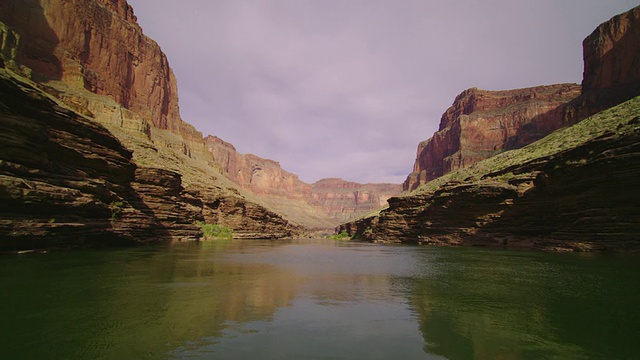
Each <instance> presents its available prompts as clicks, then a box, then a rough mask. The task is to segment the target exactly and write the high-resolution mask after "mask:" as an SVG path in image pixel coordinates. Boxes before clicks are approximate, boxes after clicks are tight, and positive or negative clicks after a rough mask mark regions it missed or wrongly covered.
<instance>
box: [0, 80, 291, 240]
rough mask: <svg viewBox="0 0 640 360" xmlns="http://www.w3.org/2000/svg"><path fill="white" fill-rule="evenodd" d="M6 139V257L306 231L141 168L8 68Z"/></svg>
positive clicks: (1, 229) (1, 86)
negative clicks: (227, 234)
mask: <svg viewBox="0 0 640 360" xmlns="http://www.w3.org/2000/svg"><path fill="white" fill-rule="evenodd" d="M0 134H1V135H0V137H1V140H2V141H0V238H1V239H2V241H0V252H12V251H22V250H34V249H50V248H69V247H84V246H92V247H95V246H107V245H113V244H125V243H129V244H134V243H142V242H159V241H170V240H197V239H199V238H200V237H201V235H202V233H201V231H200V228H199V226H198V222H201V221H215V223H218V224H223V225H226V226H229V227H232V228H233V229H234V230H236V231H237V234H238V237H252V238H256V237H262V238H264V237H273V238H275V237H284V236H300V235H302V232H303V230H302V229H301V228H300V227H296V226H293V225H291V224H290V223H289V222H288V221H286V220H284V219H283V218H282V217H281V216H279V215H277V214H274V213H272V212H270V211H268V210H267V209H265V208H264V207H261V206H259V205H256V204H252V203H250V202H247V201H245V200H244V199H242V198H241V197H239V196H237V195H236V194H234V193H233V192H228V191H226V192H225V191H223V189H221V188H215V187H209V188H206V189H201V188H197V187H194V186H190V187H189V188H185V186H184V184H183V181H182V177H183V176H182V174H180V173H178V172H176V171H172V170H167V169H162V168H151V167H140V166H139V165H137V164H135V163H134V161H133V159H132V153H131V151H130V150H128V149H126V148H125V147H124V146H123V145H122V144H121V142H120V141H119V140H118V139H117V138H115V137H114V136H113V135H112V134H111V133H110V132H109V131H108V130H107V129H106V128H105V127H103V126H102V125H100V124H98V123H96V122H94V121H91V120H89V119H87V118H85V117H83V116H82V115H80V114H78V113H76V112H74V111H72V110H69V109H67V108H64V107H63V106H61V105H60V104H59V103H57V102H56V99H54V98H52V97H51V96H49V95H47V94H46V93H44V92H42V91H41V90H39V89H38V88H36V87H35V84H32V83H29V81H28V80H27V79H19V78H16V77H13V76H11V75H9V74H8V73H7V72H6V71H5V70H3V69H0ZM155 151H157V150H155ZM221 203H224V204H232V205H230V206H221V205H220V204H221ZM212 204H217V205H215V206H214V205H212ZM212 214H215V215H212Z"/></svg>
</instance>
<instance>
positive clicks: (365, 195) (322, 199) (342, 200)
mask: <svg viewBox="0 0 640 360" xmlns="http://www.w3.org/2000/svg"><path fill="white" fill-rule="evenodd" d="M311 186H312V190H313V199H314V200H315V201H316V202H317V203H319V204H320V206H321V207H322V209H323V210H324V211H325V212H326V213H327V214H328V216H329V217H330V218H332V219H335V220H337V221H340V222H343V221H346V220H349V219H353V218H357V217H358V216H361V215H363V214H366V213H368V212H371V211H374V210H377V209H380V208H382V207H384V206H386V205H387V200H388V199H389V198H391V197H392V196H394V195H397V194H399V193H400V192H401V191H402V188H401V185H400V184H359V183H355V182H351V181H345V180H342V179H322V180H319V181H317V182H315V183H313V184H312V185H311Z"/></svg>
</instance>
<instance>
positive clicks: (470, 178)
mask: <svg viewBox="0 0 640 360" xmlns="http://www.w3.org/2000/svg"><path fill="white" fill-rule="evenodd" d="M638 114H640V97H639V98H635V99H633V100H631V101H629V102H627V103H624V104H622V105H619V106H618V107H615V108H612V109H610V110H607V111H604V112H602V113H599V114H598V115H596V116H593V117H592V118H589V119H588V120H584V121H583V122H581V123H579V124H577V125H574V126H573V127H570V128H567V129H564V130H562V131H559V132H556V133H554V134H552V135H551V136H549V137H547V138H545V139H543V140H540V141H538V142H536V143H534V144H531V145H529V146H527V147H525V148H523V149H520V150H514V151H510V152H506V153H504V154H500V155H498V156H495V157H493V158H491V159H489V160H485V161H483V162H479V163H477V164H475V165H473V166H471V167H469V168H466V169H463V170H460V171H458V172H456V173H452V174H450V175H445V176H443V177H441V178H439V179H438V180H436V181H433V182H432V183H430V184H428V185H427V188H426V189H424V190H423V191H418V192H415V193H413V194H409V195H407V196H402V197H394V198H391V199H390V200H389V208H388V209H387V210H384V211H382V212H381V213H380V214H379V215H378V216H373V217H369V218H366V219H363V220H359V221H356V222H352V223H348V224H344V225H341V226H340V227H339V228H338V229H337V231H346V232H348V233H349V234H350V235H352V236H354V237H357V238H361V239H364V240H368V241H378V242H401V243H414V244H439V245H474V246H508V247H525V248H537V249H543V250H576V251H595V250H598V251H632V250H635V251H637V250H640V241H639V240H638V236H637V235H638V233H640V210H639V209H638V207H637V204H638V202H639V201H640V193H638V191H636V184H637V179H638V176H640V119H639V118H638Z"/></svg>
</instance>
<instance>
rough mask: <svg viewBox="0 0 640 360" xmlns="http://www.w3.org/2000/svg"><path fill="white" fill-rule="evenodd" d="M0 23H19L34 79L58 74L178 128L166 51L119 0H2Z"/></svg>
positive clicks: (23, 58) (21, 59) (21, 56)
mask: <svg viewBox="0 0 640 360" xmlns="http://www.w3.org/2000/svg"><path fill="white" fill-rule="evenodd" d="M0 21H2V22H4V23H5V24H7V25H9V26H10V27H12V28H14V29H17V32H18V34H19V36H20V38H21V41H22V42H23V43H24V45H25V46H22V47H20V48H19V49H18V51H17V53H16V58H15V59H13V60H15V61H16V62H18V63H19V64H22V65H25V66H27V67H29V68H31V69H32V70H33V71H34V72H35V73H36V76H37V77H39V78H40V79H42V78H44V79H54V80H62V81H64V82H66V83H68V84H72V85H73V86H77V87H83V88H86V89H88V90H90V91H91V92H93V93H96V94H99V95H107V96H110V97H112V98H113V99H115V100H116V102H118V103H119V104H121V105H122V106H124V107H125V108H126V109H129V110H132V111H134V112H136V113H138V114H140V115H141V116H143V117H145V118H148V119H151V120H152V122H153V125H155V126H156V127H158V128H160V129H169V130H172V131H175V132H177V133H180V134H182V135H186V136H187V137H190V136H196V137H201V135H198V133H197V132H193V130H194V129H188V130H189V131H183V130H185V129H186V128H188V126H186V125H185V124H183V122H182V120H181V118H180V113H179V108H178V90H177V85H176V79H175V76H174V75H173V72H172V71H171V68H170V67H169V62H168V60H167V57H166V55H165V54H164V53H163V52H162V50H161V49H160V46H158V44H157V43H156V42H155V41H153V40H151V39H149V38H148V37H146V36H145V35H144V34H143V33H142V29H141V28H140V26H139V25H138V23H137V22H136V17H135V15H134V14H133V9H132V8H131V6H129V5H128V4H127V3H126V1H124V0H118V1H114V0H73V1H62V0H42V1H38V0H2V1H0Z"/></svg>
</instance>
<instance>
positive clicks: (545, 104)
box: [403, 84, 580, 190]
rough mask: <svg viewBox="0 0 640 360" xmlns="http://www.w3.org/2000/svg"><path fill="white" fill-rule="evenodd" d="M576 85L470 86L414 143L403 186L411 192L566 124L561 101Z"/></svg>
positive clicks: (576, 92)
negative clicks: (426, 136)
mask: <svg viewBox="0 0 640 360" xmlns="http://www.w3.org/2000/svg"><path fill="white" fill-rule="evenodd" d="M578 95H580V86H579V85H576V84H559V85H550V86H537V87H532V88H526V89H518V90H505V91H487V90H480V89H477V88H471V89H468V90H465V91H463V92H462V93H461V94H460V95H458V96H457V97H456V99H455V100H454V102H453V105H451V107H450V108H449V109H447V111H445V113H444V114H443V115H442V118H441V120H440V128H439V130H438V131H437V132H436V133H435V134H434V135H433V137H431V138H430V139H428V140H426V141H423V142H421V143H420V144H418V151H417V156H416V161H415V164H414V168H413V172H412V173H411V174H410V175H409V176H408V177H407V180H406V181H405V183H404V185H403V189H404V190H414V189H416V188H417V187H418V186H420V185H422V184H425V183H427V182H429V181H430V180H433V179H435V178H437V177H439V176H442V175H444V174H447V173H449V172H451V171H455V170H457V169H461V168H464V167H467V166H469V165H471V164H474V163H476V162H478V161H480V160H483V159H487V158H489V157H491V156H493V155H496V154H498V153H500V152H503V151H505V150H509V149H516V148H519V147H522V146H524V145H527V144H530V143H531V142H533V141H535V140H538V139H540V138H542V137H544V136H545V135H548V134H550V133H551V132H553V131H554V130H556V129H558V128H560V127H562V126H565V125H566V123H565V122H564V121H563V116H564V113H565V108H564V106H565V104H566V103H567V102H568V101H570V100H572V99H574V98H576V97H577V96H578Z"/></svg>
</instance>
